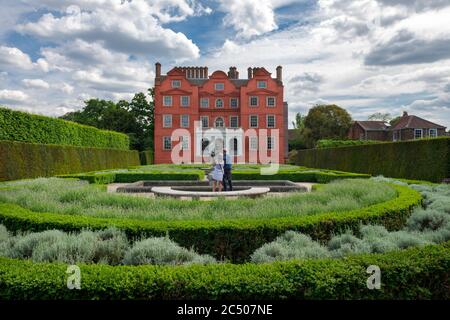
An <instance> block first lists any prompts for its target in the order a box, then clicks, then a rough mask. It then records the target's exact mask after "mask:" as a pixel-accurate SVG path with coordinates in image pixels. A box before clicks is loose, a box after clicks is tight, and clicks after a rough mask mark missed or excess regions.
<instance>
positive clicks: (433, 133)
mask: <svg viewBox="0 0 450 320" xmlns="http://www.w3.org/2000/svg"><path fill="white" fill-rule="evenodd" d="M428 135H429V136H430V138H436V137H437V129H430V130H429V132H428Z"/></svg>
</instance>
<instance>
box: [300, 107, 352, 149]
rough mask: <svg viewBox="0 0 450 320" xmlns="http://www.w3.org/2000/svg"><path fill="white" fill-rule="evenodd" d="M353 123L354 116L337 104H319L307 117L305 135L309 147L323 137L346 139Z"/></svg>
mask: <svg viewBox="0 0 450 320" xmlns="http://www.w3.org/2000/svg"><path fill="white" fill-rule="evenodd" d="M351 125H352V117H351V116H350V114H349V113H348V112H347V111H346V110H345V109H343V108H341V107H339V106H337V105H317V106H315V107H313V108H311V109H310V110H309V112H308V115H307V116H306V118H305V128H304V130H303V131H304V136H305V140H306V144H307V145H308V147H314V146H315V144H316V142H317V141H319V140H321V139H345V138H346V137H347V133H348V130H349V128H350V126H351Z"/></svg>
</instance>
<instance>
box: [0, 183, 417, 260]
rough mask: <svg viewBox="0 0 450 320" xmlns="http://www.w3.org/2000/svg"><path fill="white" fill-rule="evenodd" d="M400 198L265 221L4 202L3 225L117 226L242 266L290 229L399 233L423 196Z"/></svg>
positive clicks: (320, 234) (319, 236) (402, 193)
mask: <svg viewBox="0 0 450 320" xmlns="http://www.w3.org/2000/svg"><path fill="white" fill-rule="evenodd" d="M393 188H394V189H395V190H396V192H397V194H398V197H396V198H395V199H392V200H389V201H385V202H383V203H378V204H374V205H371V206H368V207H365V208H360V209H356V210H351V211H344V212H342V211H341V212H327V213H320V214H315V215H302V216H291V217H283V218H270V219H268V218H266V219H248V218H247V219H222V220H216V221H214V220H200V219H197V220H185V221H183V220H178V221H177V220H173V221H151V220H150V221H149V220H137V219H127V218H98V217H91V216H82V215H67V214H58V213H46V212H33V211H31V210H27V209H25V208H22V207H20V206H18V205H14V204H8V203H0V222H1V223H3V224H4V225H5V226H7V228H8V229H9V230H30V231H43V230H48V229H60V230H64V231H76V230H81V229H83V228H91V229H104V228H107V227H109V226H115V227H117V228H119V229H121V230H123V231H125V232H126V233H127V235H128V237H129V238H135V237H143V236H145V237H161V236H165V235H166V234H168V235H169V237H170V239H172V240H173V241H175V242H176V243H179V244H180V245H182V246H184V247H187V248H191V247H192V248H194V249H195V251H196V252H198V253H201V254H210V255H214V257H216V258H218V259H222V258H225V259H229V260H231V261H234V262H242V261H245V260H246V259H248V257H249V256H250V254H251V253H253V252H254V251H255V250H256V249H257V248H259V247H261V246H262V245H263V244H265V243H267V242H271V241H273V240H274V239H275V238H276V237H278V236H280V235H282V234H283V233H284V232H286V231H287V230H294V231H299V232H302V233H304V234H307V235H309V236H311V238H312V239H314V240H321V241H327V240H329V239H330V238H331V237H332V236H333V234H336V233H340V232H344V231H345V230H348V229H351V230H354V231H356V230H358V229H359V226H360V223H364V224H369V223H373V224H382V225H384V226H386V228H387V229H388V230H398V229H401V228H402V227H403V226H404V224H405V222H406V220H407V218H408V217H409V215H410V213H411V210H412V209H413V208H414V207H415V206H417V205H418V204H420V203H421V196H420V194H419V193H418V192H417V191H414V190H412V189H410V188H408V187H406V186H399V185H393Z"/></svg>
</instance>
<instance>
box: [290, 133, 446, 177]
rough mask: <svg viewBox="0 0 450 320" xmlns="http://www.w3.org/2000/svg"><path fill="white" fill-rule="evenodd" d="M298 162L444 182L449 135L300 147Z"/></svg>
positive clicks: (300, 163) (325, 167)
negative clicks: (350, 144)
mask: <svg viewBox="0 0 450 320" xmlns="http://www.w3.org/2000/svg"><path fill="white" fill-rule="evenodd" d="M296 164H297V165H302V166H307V167H311V168H323V169H335V170H342V171H349V172H359V173H368V174H371V175H384V176H386V177H393V178H405V179H411V180H427V181H432V182H441V181H442V180H444V179H445V178H449V177H450V138H448V137H445V138H437V139H425V140H417V141H403V142H394V143H380V144H371V145H362V146H352V147H339V148H330V149H310V150H299V151H298V153H297V160H296Z"/></svg>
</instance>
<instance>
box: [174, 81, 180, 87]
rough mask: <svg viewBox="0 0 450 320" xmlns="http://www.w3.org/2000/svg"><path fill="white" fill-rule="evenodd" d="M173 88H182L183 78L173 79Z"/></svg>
mask: <svg viewBox="0 0 450 320" xmlns="http://www.w3.org/2000/svg"><path fill="white" fill-rule="evenodd" d="M172 88H181V80H172Z"/></svg>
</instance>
